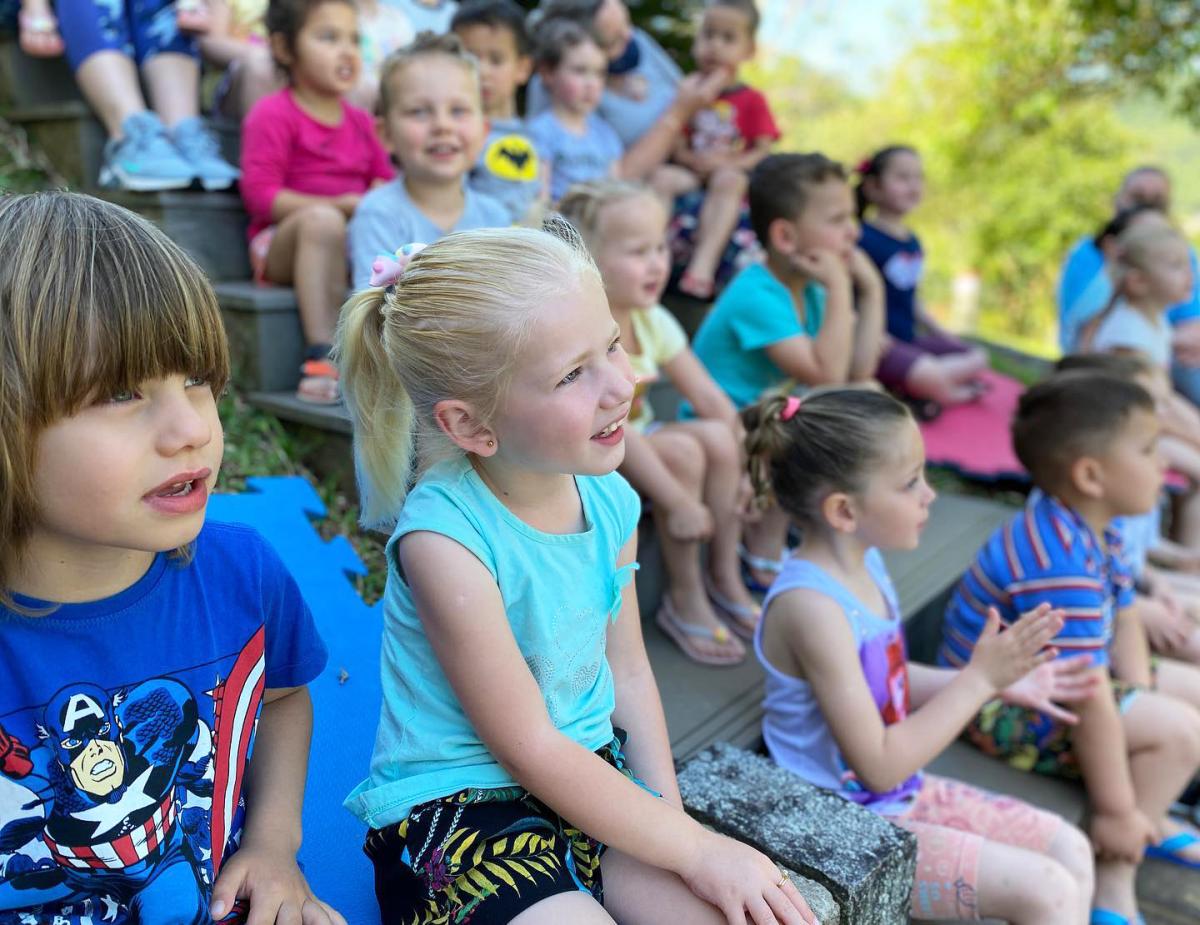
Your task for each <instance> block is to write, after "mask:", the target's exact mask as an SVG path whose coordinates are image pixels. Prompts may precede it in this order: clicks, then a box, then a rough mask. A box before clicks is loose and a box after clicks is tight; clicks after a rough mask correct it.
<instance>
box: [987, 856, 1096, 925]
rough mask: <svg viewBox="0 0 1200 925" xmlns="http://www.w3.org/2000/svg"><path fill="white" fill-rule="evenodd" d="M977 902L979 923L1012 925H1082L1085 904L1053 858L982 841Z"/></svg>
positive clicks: (1074, 883) (1068, 874)
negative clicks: (982, 920)
mask: <svg viewBox="0 0 1200 925" xmlns="http://www.w3.org/2000/svg"><path fill="white" fill-rule="evenodd" d="M978 897H979V899H978V902H979V917H980V918H995V919H1003V920H1004V921H1006V922H1011V923H1012V925H1065V923H1069V922H1074V923H1077V925H1084V923H1086V922H1087V916H1088V906H1089V901H1090V895H1089V897H1088V898H1087V899H1084V898H1081V896H1080V884H1079V882H1078V880H1077V879H1076V878H1075V877H1074V876H1072V873H1071V872H1070V871H1069V870H1068V869H1067V868H1066V867H1064V866H1063V865H1062V864H1061V863H1059V862H1058V861H1057V860H1055V859H1054V858H1052V857H1050V856H1048V855H1045V854H1039V853H1038V852H1036V851H1030V850H1029V849H1027V848H1017V847H1015V846H1013V845H1006V844H1004V843H1002V842H998V841H989V840H986V839H985V840H984V842H983V845H982V847H981V848H980V850H979V889H978Z"/></svg>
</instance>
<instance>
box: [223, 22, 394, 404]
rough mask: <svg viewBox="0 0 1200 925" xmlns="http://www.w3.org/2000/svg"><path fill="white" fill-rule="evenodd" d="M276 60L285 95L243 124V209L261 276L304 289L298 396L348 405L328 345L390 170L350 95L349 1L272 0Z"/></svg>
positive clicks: (353, 50) (354, 78)
mask: <svg viewBox="0 0 1200 925" xmlns="http://www.w3.org/2000/svg"><path fill="white" fill-rule="evenodd" d="M267 29H268V32H269V33H270V39H271V52H272V54H273V55H274V56H275V60H276V61H277V62H278V63H279V64H280V66H282V67H283V68H284V69H285V70H286V71H287V73H288V86H287V87H286V88H284V89H283V90H280V91H279V92H278V93H273V94H271V95H269V96H266V97H263V98H262V99H261V100H259V101H258V103H257V104H255V106H254V108H253V109H252V110H250V113H249V114H248V115H247V116H246V119H245V122H244V123H243V125H242V181H241V189H242V199H243V201H244V202H245V204H246V211H247V212H249V213H250V229H249V236H250V262H251V265H252V266H253V268H254V277H255V279H257V280H260V281H262V280H265V281H268V282H272V283H280V284H282V285H290V286H295V288H296V302H297V304H298V306H299V309H300V324H301V327H302V328H303V329H304V339H305V342H306V343H307V344H308V350H307V351H306V354H305V359H304V364H303V366H302V367H301V379H300V385H299V387H298V388H297V391H296V395H297V397H298V398H300V399H302V400H304V401H310V402H315V403H318V404H332V403H335V402H337V401H339V400H340V395H339V391H338V379H337V369H336V367H334V366H333V364H332V363H330V362H329V360H328V359H327V356H328V354H329V345H330V343H331V342H332V341H333V330H334V327H335V325H336V323H337V315H338V309H339V307H340V306H341V304H342V302H343V301H344V300H345V297H346V283H347V279H348V276H349V273H348V261H347V257H346V225H347V222H348V221H349V218H350V216H351V215H352V214H354V210H355V208H356V207H357V206H358V202H359V200H360V199H361V198H362V196H363V194H364V193H366V192H367V191H368V190H369V189H371V188H372V187H373V186H375V185H376V184H378V183H381V182H383V181H385V180H389V179H391V177H392V174H393V170H392V166H391V162H390V160H389V158H388V155H387V152H386V151H385V150H384V148H383V145H382V144H381V143H380V141H379V138H378V137H377V136H376V134H375V125H374V120H373V119H372V118H371V116H370V115H369V114H368V113H367V112H366V111H365V110H362V109H358V108H357V107H354V106H351V105H350V104H348V103H347V102H345V100H344V99H343V97H344V96H345V95H346V94H347V93H349V92H350V91H351V90H353V89H354V88H355V86H357V84H358V77H359V71H360V70H361V67H362V62H361V60H360V58H359V36H358V18H357V15H356V13H355V10H354V6H353V4H351V3H350V2H349V0H316V2H313V0H271V5H270V7H269V8H268V10H267Z"/></svg>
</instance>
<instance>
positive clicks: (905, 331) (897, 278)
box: [858, 222, 925, 343]
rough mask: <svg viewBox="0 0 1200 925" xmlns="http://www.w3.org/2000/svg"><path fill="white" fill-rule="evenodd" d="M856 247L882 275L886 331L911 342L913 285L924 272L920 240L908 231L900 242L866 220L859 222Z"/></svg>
mask: <svg viewBox="0 0 1200 925" xmlns="http://www.w3.org/2000/svg"><path fill="white" fill-rule="evenodd" d="M858 246H859V247H861V248H862V249H863V250H864V251H865V252H866V255H867V256H868V257H870V258H871V262H872V263H874V264H875V266H877V267H878V268H879V273H880V275H882V276H883V285H884V290H885V297H886V299H887V332H888V333H889V334H891V335H892V337H894V338H896V339H897V340H902V341H906V342H908V343H912V341H913V340H914V339H915V338H916V336H917V286H918V285H919V284H920V282H921V277H922V276H923V275H924V273H925V254H924V252H923V251H922V250H921V240H920V239H919V238H918V237H917V236H916V235H915V234H910V235H909V236H908V239H907V240H903V241H902V240H900V239H899V238H894V237H892V236H891V235H890V234H888V233H887V232H885V231H882V230H881V229H879V228H876V227H875V226H874V225H872V224H871V223H870V222H863V223H862V232H861V234H860V236H859V239H858Z"/></svg>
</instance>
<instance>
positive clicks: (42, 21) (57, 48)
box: [17, 13, 65, 58]
mask: <svg viewBox="0 0 1200 925" xmlns="http://www.w3.org/2000/svg"><path fill="white" fill-rule="evenodd" d="M17 24H18V28H19V29H20V38H19V39H18V44H19V45H20V47H21V51H23V52H24V53H25V54H27V55H29V57H31V58H57V57H59V56H60V55H61V54H62V53H63V51H65V47H64V45H63V40H62V36H61V35H59V34H58V20H57V19H55V18H54V17H53V16H50V15H49V14H44V13H41V14H33V13H21V14H20V15H19V16H18V17H17ZM34 36H37V37H38V38H39V39H41V40H42V42H41V43H35V42H34Z"/></svg>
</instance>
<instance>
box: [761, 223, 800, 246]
mask: <svg viewBox="0 0 1200 925" xmlns="http://www.w3.org/2000/svg"><path fill="white" fill-rule="evenodd" d="M767 246H768V247H769V248H770V249H771V250H775V251H779V253H781V254H791V253H794V252H795V250H796V226H795V225H794V224H793V223H792V222H790V221H788V220H787V219H786V218H777V219H775V220H774V221H772V222H771V224H770V225H768V226H767Z"/></svg>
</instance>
